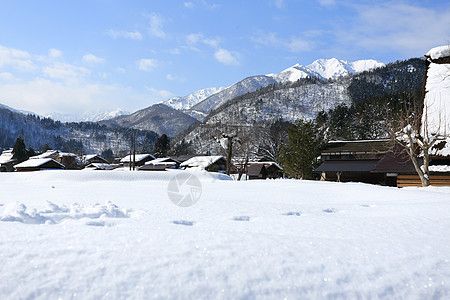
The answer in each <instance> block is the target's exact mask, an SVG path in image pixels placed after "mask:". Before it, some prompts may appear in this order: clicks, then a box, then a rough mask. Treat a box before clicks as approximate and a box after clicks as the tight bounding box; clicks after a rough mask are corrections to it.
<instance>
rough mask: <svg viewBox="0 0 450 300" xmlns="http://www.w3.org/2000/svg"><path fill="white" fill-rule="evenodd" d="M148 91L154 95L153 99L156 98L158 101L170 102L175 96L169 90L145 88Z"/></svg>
mask: <svg viewBox="0 0 450 300" xmlns="http://www.w3.org/2000/svg"><path fill="white" fill-rule="evenodd" d="M145 88H146V90H147V91H149V92H150V93H151V94H152V95H151V97H152V98H156V99H158V100H160V101H161V100H168V99H170V98H172V97H173V96H174V94H173V93H171V92H170V91H167V90H158V89H156V88H154V87H147V86H146V87H145Z"/></svg>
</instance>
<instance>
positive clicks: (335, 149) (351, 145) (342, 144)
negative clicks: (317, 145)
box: [322, 140, 392, 154]
mask: <svg viewBox="0 0 450 300" xmlns="http://www.w3.org/2000/svg"><path fill="white" fill-rule="evenodd" d="M391 148H392V142H391V141H390V140H368V141H332V142H328V144H327V145H326V146H325V149H323V150H322V154H327V153H342V152H348V153H356V152H387V151H389V149H391Z"/></svg>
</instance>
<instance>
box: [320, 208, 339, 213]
mask: <svg viewBox="0 0 450 300" xmlns="http://www.w3.org/2000/svg"><path fill="white" fill-rule="evenodd" d="M322 211H323V212H326V213H329V214H333V213H335V212H337V210H336V209H335V208H325V209H324V210H322Z"/></svg>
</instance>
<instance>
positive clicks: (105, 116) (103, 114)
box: [47, 108, 130, 122]
mask: <svg viewBox="0 0 450 300" xmlns="http://www.w3.org/2000/svg"><path fill="white" fill-rule="evenodd" d="M128 114H130V113H129V112H127V111H124V110H122V109H120V108H118V109H115V110H113V111H94V112H92V111H87V112H84V113H83V114H81V115H74V114H63V113H50V114H48V115H47V118H52V119H53V120H57V121H61V122H99V121H104V120H109V119H112V118H115V117H119V116H123V115H128Z"/></svg>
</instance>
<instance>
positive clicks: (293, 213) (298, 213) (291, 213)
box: [283, 211, 302, 217]
mask: <svg viewBox="0 0 450 300" xmlns="http://www.w3.org/2000/svg"><path fill="white" fill-rule="evenodd" d="M283 215H285V216H298V217H299V216H301V215H302V213H301V212H299V211H289V212H287V213H284V214H283Z"/></svg>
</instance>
